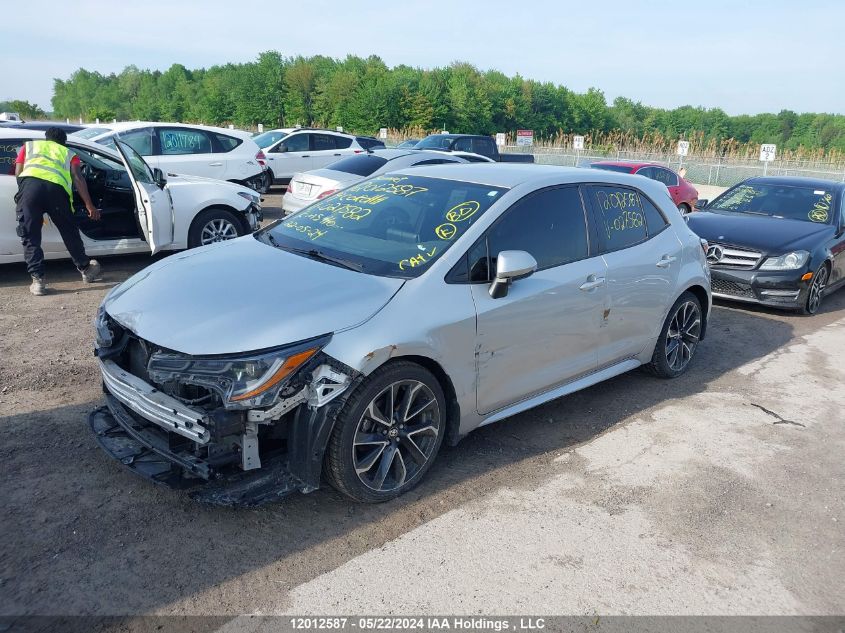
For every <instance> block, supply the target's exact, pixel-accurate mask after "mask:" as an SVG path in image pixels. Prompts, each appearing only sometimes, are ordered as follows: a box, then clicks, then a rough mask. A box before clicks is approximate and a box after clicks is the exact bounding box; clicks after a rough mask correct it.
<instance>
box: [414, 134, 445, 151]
mask: <svg viewBox="0 0 845 633" xmlns="http://www.w3.org/2000/svg"><path fill="white" fill-rule="evenodd" d="M451 142H452V139H451V138H449V137H448V136H427V137H426V138H424V139H423V140H421V141H420V142H419V143H417V144H416V145H415V146H414V147H415V148H416V149H449V144H450V143H451Z"/></svg>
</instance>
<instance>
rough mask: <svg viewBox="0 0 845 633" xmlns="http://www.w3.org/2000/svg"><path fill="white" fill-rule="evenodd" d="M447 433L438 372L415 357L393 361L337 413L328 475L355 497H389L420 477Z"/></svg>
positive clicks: (340, 489) (327, 460)
mask: <svg viewBox="0 0 845 633" xmlns="http://www.w3.org/2000/svg"><path fill="white" fill-rule="evenodd" d="M445 434H446V399H445V397H444V395H443V389H442V388H441V387H440V383H438V382H437V379H436V378H435V377H434V375H433V374H432V373H431V372H430V371H428V370H427V369H425V368H423V367H421V366H419V365H417V364H416V363H412V362H408V361H401V360H400V361H395V362H392V363H389V364H387V365H384V366H382V367H380V368H379V369H377V370H376V371H374V372H373V373H372V375H370V376H369V377H368V378H366V379H365V380H364V382H362V383H361V384H360V385H359V386H358V387H357V388H356V389H355V391H354V392H353V393H352V395H351V396H350V397H349V399H348V400H347V401H346V403H345V404H344V405H343V408H342V409H341V410H340V412H339V413H338V414H337V418H336V419H335V424H334V429H333V430H332V434H331V437H330V438H329V443H328V446H327V448H326V456H325V461H324V462H323V474H324V477H325V478H326V480H327V481H328V482H329V483H330V484H331V486H332V487H333V488H335V490H337V491H338V492H340V493H341V494H343V495H345V496H347V497H349V498H350V499H352V500H354V501H359V502H362V503H380V502H382V501H388V500H389V499H393V498H395V497H398V496H399V495H401V494H404V493H406V492H408V491H409V490H410V489H411V488H413V487H414V486H416V485H417V484H418V483H419V482H420V480H421V479H422V478H423V476H424V475H425V473H426V472H428V469H429V468H431V465H432V463H433V462H434V459H435V457H436V456H437V452H438V451H439V450H440V445H441V444H442V443H443V436H444V435H445Z"/></svg>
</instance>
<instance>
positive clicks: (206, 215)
mask: <svg viewBox="0 0 845 633" xmlns="http://www.w3.org/2000/svg"><path fill="white" fill-rule="evenodd" d="M245 234H246V231H245V230H244V226H243V222H241V219H240V218H239V217H238V216H237V215H235V214H234V213H233V212H232V211H229V210H228V209H223V208H220V207H211V208H210V209H206V210H205V211H201V212H200V213H198V214H197V217H195V218H194V221H193V222H191V228H190V229H189V230H188V248H196V247H197V246H206V245H208V244H213V243H215V242H224V241H226V240H233V239H235V238H236V237H240V236H241V235H245Z"/></svg>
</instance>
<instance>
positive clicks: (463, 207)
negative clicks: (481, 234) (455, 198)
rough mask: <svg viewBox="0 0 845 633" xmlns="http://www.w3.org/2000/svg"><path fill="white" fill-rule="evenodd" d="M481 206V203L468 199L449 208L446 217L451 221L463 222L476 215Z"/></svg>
mask: <svg viewBox="0 0 845 633" xmlns="http://www.w3.org/2000/svg"><path fill="white" fill-rule="evenodd" d="M480 208H481V205H480V204H479V203H478V202H476V201H475V200H467V201H466V202H461V203H460V204H456V205H455V206H454V207H452V208H451V209H449V210H448V211H447V212H446V219H447V220H449V222H463V221H464V220H468V219H470V218H471V217H472V216H474V215H475V213H476V212H477V211H478V210H479V209H480Z"/></svg>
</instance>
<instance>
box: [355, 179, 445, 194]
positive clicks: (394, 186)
mask: <svg viewBox="0 0 845 633" xmlns="http://www.w3.org/2000/svg"><path fill="white" fill-rule="evenodd" d="M407 179H408V177H407V176H379V177H378V178H373V179H372V180H368V181H366V182H362V183H360V184H357V185H352V186H351V187H349V189H347V190H346V191H347V192H352V193H357V192H359V191H364V192H375V193H386V194H391V195H394V196H401V197H405V198H408V197H410V196H413V195H414V194H417V193H421V192H423V191H428V187H415V186H414V185H412V184H409V183H403V182H402V181H403V180H407Z"/></svg>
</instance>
